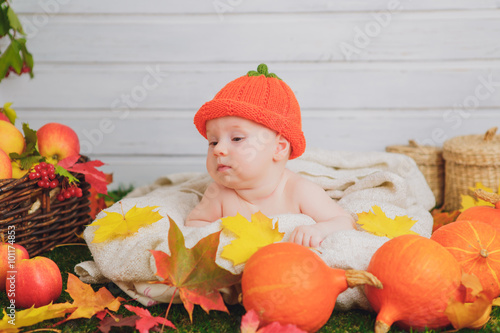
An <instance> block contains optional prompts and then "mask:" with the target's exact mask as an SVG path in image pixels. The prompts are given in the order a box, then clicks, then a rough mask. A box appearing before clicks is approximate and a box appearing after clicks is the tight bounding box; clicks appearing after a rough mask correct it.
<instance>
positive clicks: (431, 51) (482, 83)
mask: <svg viewBox="0 0 500 333" xmlns="http://www.w3.org/2000/svg"><path fill="white" fill-rule="evenodd" d="M12 5H13V7H14V8H15V9H16V11H17V12H18V14H19V15H20V18H21V21H22V23H23V24H24V27H25V30H26V32H27V33H28V37H29V40H28V48H29V49H30V51H31V52H32V53H33V55H34V58H35V78H34V79H33V80H29V78H27V77H26V76H22V77H16V76H11V77H9V78H8V79H6V80H4V81H2V83H0V103H2V104H3V103H4V102H6V101H13V102H14V106H15V108H16V110H17V111H18V114H19V117H20V118H21V121H27V122H29V123H30V125H31V127H33V128H39V127H40V126H42V125H43V124H44V123H47V122H51V121H57V122H61V123H65V124H67V125H69V126H71V127H73V128H74V129H75V130H76V131H77V133H78V135H79V137H80V140H81V142H82V152H83V153H85V154H88V155H89V156H91V157H92V158H98V159H101V160H102V161H104V162H106V163H108V165H107V167H106V171H109V172H114V176H115V184H114V186H113V187H114V188H116V187H117V186H118V185H119V184H124V185H127V184H134V185H136V186H137V185H142V184H146V183H148V182H151V181H153V180H154V179H156V178H157V177H159V176H161V175H164V174H169V173H173V172H184V171H204V151H205V149H206V143H205V141H204V139H203V138H202V137H201V136H200V135H199V134H198V132H197V131H196V130H195V128H194V125H193V124H192V118H193V116H194V114H195V112H196V110H197V109H198V108H199V107H200V106H201V105H202V104H203V103H204V102H205V101H207V100H209V99H211V98H212V97H213V95H214V94H215V93H216V92H217V91H218V90H219V89H220V88H221V87H222V86H223V85H224V84H226V83H227V82H229V81H230V80H232V79H235V78H236V77H238V76H241V75H244V74H245V73H246V72H247V71H248V70H252V69H255V68H256V66H257V65H258V64H259V63H261V62H265V63H267V64H268V65H269V67H270V70H271V71H272V72H275V73H277V74H278V75H279V76H280V77H281V78H283V79H284V81H285V82H287V83H288V84H289V85H290V86H291V87H292V89H293V90H294V92H295V93H296V95H297V98H298V100H299V103H300V104H301V107H302V115H303V127H304V131H305V134H306V138H307V142H308V147H322V148H326V149H334V150H354V151H360V153H362V152H363V151H369V150H378V151H383V150H384V149H385V147H386V146H387V145H392V144H405V143H406V142H407V141H408V139H415V140H417V142H420V143H425V144H432V145H434V146H441V145H442V143H443V142H444V140H446V139H447V138H450V137H453V136H456V135H464V134H472V133H483V132H485V131H486V130H487V129H488V128H490V127H492V126H494V125H500V112H499V111H500V38H499V36H500V10H499V7H500V1H498V0H423V1H411V0H385V1H379V0H376V1H353V0H338V1H333V0H331V1H328V0H311V1H299V0H279V1H278V0H276V1H262V0H259V1H257V0H253V1H250V0H210V1H196V0H184V1H172V0H145V1H132V0H108V1H98V0H36V1H35V0H23V1H21V0H13V1H12ZM2 42H3V43H4V41H0V45H1V43H2ZM19 126H20V123H19Z"/></svg>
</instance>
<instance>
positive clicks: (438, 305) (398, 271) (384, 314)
mask: <svg viewBox="0 0 500 333" xmlns="http://www.w3.org/2000/svg"><path fill="white" fill-rule="evenodd" d="M461 270H462V269H461V267H460V264H459V263H458V262H457V260H456V259H455V258H454V257H453V256H452V255H451V253H450V252H448V251H447V250H446V249H445V248H444V247H443V246H441V245H440V244H439V243H437V242H435V241H433V240H430V239H428V238H425V237H422V236H418V235H402V236H398V237H396V238H393V239H391V240H389V241H387V242H386V243H384V244H383V245H382V246H381V247H380V248H379V249H378V250H377V251H376V252H375V253H374V255H373V256H372V259H371V260H370V264H369V265H368V269H367V271H368V272H370V273H372V274H373V275H375V276H376V277H377V278H378V279H379V280H380V282H381V283H382V284H383V286H384V288H383V289H377V288H373V287H371V286H368V285H366V286H365V293H366V296H367V298H368V301H369V302H370V304H371V306H372V307H373V309H374V310H375V311H376V312H377V313H378V314H377V319H376V323H375V332H376V333H381V332H388V331H389V329H390V327H391V325H392V324H393V323H396V324H397V325H399V326H401V327H403V328H405V329H408V328H412V329H417V330H422V329H424V328H425V327H427V328H430V329H435V328H440V327H445V326H448V325H449V324H450V321H449V320H448V317H447V316H446V314H445V313H444V311H445V309H446V307H447V306H448V302H449V300H450V299H456V300H458V301H460V302H463V301H464V298H465V288H461V276H462V272H461Z"/></svg>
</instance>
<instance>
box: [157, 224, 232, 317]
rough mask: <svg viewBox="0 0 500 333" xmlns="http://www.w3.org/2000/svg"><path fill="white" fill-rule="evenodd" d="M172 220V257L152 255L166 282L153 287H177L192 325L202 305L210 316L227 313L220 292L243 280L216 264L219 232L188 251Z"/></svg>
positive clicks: (170, 246)
mask: <svg viewBox="0 0 500 333" xmlns="http://www.w3.org/2000/svg"><path fill="white" fill-rule="evenodd" d="M169 220H170V229H169V231H168V245H169V248H170V253H171V255H170V256H169V255H168V254H166V253H165V252H162V251H154V250H151V251H150V252H151V253H152V254H153V256H154V258H155V262H156V270H157V272H156V275H157V276H159V277H161V278H163V279H164V280H163V281H158V282H152V283H163V284H166V285H169V286H174V287H176V288H177V290H178V291H179V295H180V298H181V300H182V302H183V303H184V307H185V308H186V310H187V311H188V313H189V318H190V319H191V321H192V320H193V308H194V304H199V305H200V306H201V307H202V308H203V310H205V311H206V312H207V313H208V312H209V311H210V310H219V311H224V312H228V310H227V308H226V306H225V305H224V301H223V299H222V296H221V294H220V292H219V289H221V288H224V287H229V286H232V285H234V284H236V283H238V282H239V281H240V278H241V276H240V275H234V274H232V273H231V272H229V271H227V270H225V269H223V268H221V267H220V266H218V265H217V264H216V263H215V258H216V254H217V247H218V246H219V235H220V231H219V232H216V233H213V234H210V235H208V236H206V237H204V238H202V239H201V240H200V241H199V242H198V243H197V244H196V245H195V246H194V247H193V248H191V249H187V248H186V247H185V243H184V236H183V235H182V232H181V231H180V230H179V228H178V227H177V225H176V224H175V222H174V221H173V220H172V219H171V218H170V217H169Z"/></svg>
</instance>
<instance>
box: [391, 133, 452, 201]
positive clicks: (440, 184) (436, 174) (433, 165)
mask: <svg viewBox="0 0 500 333" xmlns="http://www.w3.org/2000/svg"><path fill="white" fill-rule="evenodd" d="M385 150H386V151H387V152H390V153H399V154H404V155H406V156H409V157H411V158H412V159H413V160H415V162H416V163H417V166H418V168H419V170H420V171H421V172H422V174H423V175H424V177H425V180H426V181H427V184H428V185H429V187H430V188H431V190H432V193H434V197H435V198H436V206H441V205H442V204H443V201H444V160H443V153H442V150H441V148H438V147H433V146H423V145H419V144H418V143H416V142H415V141H414V140H409V141H408V145H407V146H404V145H394V146H388V147H386V148H385Z"/></svg>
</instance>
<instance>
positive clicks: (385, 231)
mask: <svg viewBox="0 0 500 333" xmlns="http://www.w3.org/2000/svg"><path fill="white" fill-rule="evenodd" d="M372 210H373V213H372V212H363V213H358V214H357V215H358V224H359V225H361V228H363V229H364V230H366V231H368V232H369V233H372V234H374V235H377V236H382V237H388V238H394V237H397V236H401V235H406V234H412V235H418V233H416V232H414V231H411V230H410V229H411V227H413V225H414V224H415V223H416V222H417V221H415V220H412V219H411V218H409V217H408V216H407V215H405V216H396V217H395V218H394V219H390V218H388V217H387V216H386V215H385V213H384V212H383V211H382V209H381V208H380V207H379V206H373V207H372Z"/></svg>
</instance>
